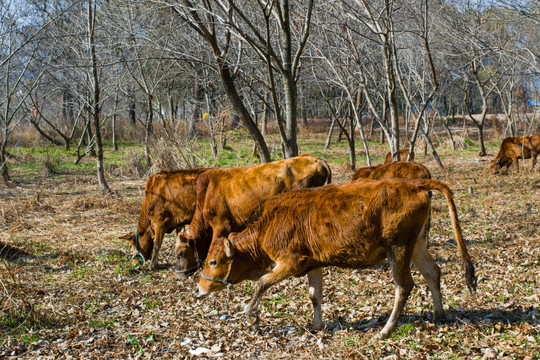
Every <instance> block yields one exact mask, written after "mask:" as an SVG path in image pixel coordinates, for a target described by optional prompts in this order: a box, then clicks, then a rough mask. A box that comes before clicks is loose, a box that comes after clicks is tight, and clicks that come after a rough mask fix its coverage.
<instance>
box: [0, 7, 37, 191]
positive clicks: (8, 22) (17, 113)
mask: <svg viewBox="0 0 540 360" xmlns="http://www.w3.org/2000/svg"><path fill="white" fill-rule="evenodd" d="M24 16H25V14H24V13H23V12H22V10H21V9H20V8H17V7H16V6H15V5H14V4H12V2H11V1H8V2H5V3H0V34H2V36H0V54H2V57H3V59H2V60H1V61H0V84H2V86H0V131H1V133H0V174H1V176H2V180H3V182H4V183H5V184H6V185H8V186H10V185H12V180H11V177H10V175H9V169H8V166H7V161H8V155H7V144H8V139H9V136H10V135H11V134H12V133H13V131H14V130H15V128H16V127H17V126H18V125H19V124H20V122H21V121H22V120H23V119H24V118H25V117H26V115H27V112H26V111H25V104H26V101H27V98H28V97H29V96H30V94H31V92H32V91H33V89H34V88H35V87H36V86H37V85H38V84H39V81H40V79H41V77H42V76H43V72H44V69H41V70H40V71H35V70H36V69H33V68H32V66H33V63H34V60H35V59H36V57H37V56H38V49H39V43H40V41H41V39H42V30H43V28H44V27H43V26H41V27H38V31H37V32H36V29H35V28H33V27H32V26H27V25H25V24H24V22H25V21H27V20H26V19H25V18H24ZM23 52H24V56H15V54H17V55H21V54H23ZM23 59H24V60H23Z"/></svg>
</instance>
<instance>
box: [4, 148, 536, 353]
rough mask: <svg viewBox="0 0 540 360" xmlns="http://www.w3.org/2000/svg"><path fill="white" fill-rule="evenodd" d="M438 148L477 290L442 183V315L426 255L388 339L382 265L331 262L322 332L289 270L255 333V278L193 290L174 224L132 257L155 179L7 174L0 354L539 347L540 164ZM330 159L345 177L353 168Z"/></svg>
mask: <svg viewBox="0 0 540 360" xmlns="http://www.w3.org/2000/svg"><path fill="white" fill-rule="evenodd" d="M442 160H443V162H444V164H445V167H446V169H445V170H440V169H438V168H437V167H436V164H435V162H434V161H433V160H432V159H431V158H430V157H429V156H428V157H424V156H421V155H420V156H418V155H417V161H420V162H422V163H424V164H426V166H428V168H430V170H432V173H433V176H434V178H437V179H441V180H443V181H445V182H447V183H448V184H449V185H450V187H451V188H452V189H453V190H454V192H455V198H456V204H457V208H458V212H459V216H460V220H461V224H462V227H463V230H464V237H465V240H466V243H467V246H468V249H469V251H470V253H471V255H472V258H473V261H474V263H475V266H476V272H477V275H478V292H477V293H476V294H475V295H471V293H469V291H468V290H467V288H466V285H465V280H464V277H463V272H462V270H461V266H460V264H461V261H460V257H459V253H458V250H457V247H456V243H455V240H454V237H453V234H452V230H451V226H450V218H449V214H448V208H447V206H446V202H445V200H444V198H443V197H442V195H440V194H437V195H435V197H434V201H433V212H432V227H431V234H430V240H429V242H430V253H431V254H432V255H433V256H434V257H435V258H436V261H437V263H438V264H439V266H440V267H441V269H442V273H443V275H442V293H443V304H444V307H445V310H446V318H445V320H444V321H443V322H442V323H439V324H434V323H433V322H432V321H431V319H432V314H431V297H430V294H429V292H428V291H427V286H426V283H425V281H424V280H423V279H422V278H421V277H420V276H419V273H418V272H417V271H416V270H415V271H414V279H415V283H416V286H415V288H414V289H413V292H412V295H411V297H410V298H409V300H408V302H407V305H406V309H405V311H404V314H403V315H402V317H401V319H400V321H401V322H400V327H399V328H398V329H397V330H396V332H395V333H394V334H393V335H392V337H391V338H389V339H387V340H379V339H378V338H377V334H378V332H379V331H380V330H381V328H382V326H383V325H384V323H385V322H386V320H387V318H388V316H389V311H390V310H391V307H392V304H393V298H394V287H393V284H392V281H391V276H390V272H389V268H388V267H387V266H381V267H377V268H373V269H368V270H363V271H358V270H343V269H338V268H328V269H326V270H325V287H324V303H323V320H324V326H325V329H324V330H323V331H319V332H311V331H309V325H310V322H311V316H312V306H311V302H310V301H309V297H308V292H307V280H306V278H305V277H303V278H294V279H289V280H287V281H284V282H283V283H281V284H279V285H278V286H275V287H273V288H271V289H270V290H269V291H268V293H267V294H266V296H265V297H264V299H263V302H262V305H261V308H260V310H261V329H260V331H259V332H258V333H253V332H252V331H251V329H250V328H249V326H248V325H247V321H246V320H245V319H244V318H243V317H242V316H241V315H239V314H238V312H240V311H241V310H242V309H243V307H244V305H245V304H246V303H247V302H248V301H249V299H250V295H251V293H252V291H253V283H251V282H244V283H242V284H238V285H236V286H234V288H233V289H232V290H231V292H230V296H227V293H226V292H222V293H219V294H216V295H213V296H211V297H209V298H207V299H204V300H197V299H196V298H195V297H194V289H195V287H196V284H197V281H198V274H199V273H196V274H195V276H193V277H192V278H190V279H189V280H187V281H185V282H179V281H177V280H175V279H174V270H173V268H172V266H173V264H174V256H173V237H172V235H168V236H167V237H166V239H165V241H164V245H163V248H162V251H161V253H160V260H159V263H160V267H159V269H158V270H157V271H150V270H148V268H147V266H143V267H142V268H138V267H133V266H132V265H131V264H130V251H129V247H128V245H127V243H126V242H125V241H123V240H119V239H118V236H119V235H122V234H125V233H127V232H129V231H132V230H134V229H135V226H136V222H137V218H138V213H139V210H140V206H141V202H142V199H143V193H144V185H145V179H144V178H142V179H131V178H127V177H116V178H111V180H110V184H109V185H110V186H111V187H112V189H113V190H114V195H111V196H102V195H100V192H99V188H98V186H97V181H96V179H95V177H94V176H90V175H77V176H70V175H68V174H65V175H61V176H54V177H42V178H36V179H29V180H28V181H27V182H26V183H21V184H20V185H19V188H16V189H2V190H0V276H1V277H0V280H1V283H0V300H1V301H0V305H1V309H0V311H1V315H0V316H1V317H2V322H1V328H0V358H2V359H38V358H41V359H132V358H136V359H138V358H141V359H156V358H159V359H183V358H213V357H217V358H223V359H290V358H296V359H409V358H412V359H514V358H515V359H539V358H540V309H539V304H540V301H539V300H540V299H539V297H540V235H539V234H540V216H539V211H540V170H539V169H538V167H537V169H536V170H535V171H533V172H531V171H530V170H529V171H526V172H525V173H521V174H517V173H516V172H515V169H512V171H510V173H509V174H505V175H491V174H489V173H488V172H487V171H486V169H487V162H483V161H478V159H477V158H475V157H474V156H472V155H455V154H452V153H451V152H450V153H447V154H444V155H443V158H442ZM526 163H527V166H528V167H530V161H529V160H528V161H527V162H526ZM332 168H333V170H334V182H341V181H344V180H346V179H347V178H349V177H350V176H351V172H349V171H346V170H343V167H342V166H338V165H334V164H333V165H332ZM228 299H229V300H228ZM225 314H230V317H229V318H228V319H225V317H224V316H223V315H225Z"/></svg>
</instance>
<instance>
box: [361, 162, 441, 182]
mask: <svg viewBox="0 0 540 360" xmlns="http://www.w3.org/2000/svg"><path fill="white" fill-rule="evenodd" d="M396 178H397V179H431V173H430V172H429V170H428V168H427V167H425V166H424V165H422V164H419V163H415V162H411V161H397V162H394V163H390V164H382V165H375V166H366V167H362V168H360V169H358V170H356V172H355V173H354V175H353V177H352V180H358V179H365V180H382V179H396Z"/></svg>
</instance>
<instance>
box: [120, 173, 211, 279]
mask: <svg viewBox="0 0 540 360" xmlns="http://www.w3.org/2000/svg"><path fill="white" fill-rule="evenodd" d="M206 170H207V169H205V168H196V169H191V170H177V171H172V172H160V173H158V174H155V175H152V176H150V177H149V178H148V181H147V182H146V188H145V190H144V201H143V205H142V208H141V212H140V213H139V223H138V225H137V230H136V231H135V232H131V233H129V234H126V235H123V236H120V239H126V240H129V243H130V245H131V247H132V250H133V257H132V259H133V263H137V262H142V263H144V262H145V261H146V260H149V259H150V256H152V261H151V263H150V268H151V269H153V268H154V267H155V266H156V263H157V258H158V253H159V249H160V248H161V243H162V242H163V237H164V236H165V234H166V233H170V232H172V231H173V230H175V229H176V230H177V232H178V231H179V230H180V229H181V228H182V227H184V226H185V225H187V224H189V223H190V222H191V219H192V218H193V214H194V212H195V203H196V194H197V192H196V189H195V182H196V180H197V177H198V176H199V175H200V174H201V173H203V172H204V171H206Z"/></svg>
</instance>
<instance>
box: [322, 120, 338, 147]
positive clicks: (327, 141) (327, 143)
mask: <svg viewBox="0 0 540 360" xmlns="http://www.w3.org/2000/svg"><path fill="white" fill-rule="evenodd" d="M334 126H336V117H335V116H332V122H331V123H330V130H328V135H327V136H326V142H325V143H324V149H325V150H326V149H330V142H331V141H332V132H333V131H334Z"/></svg>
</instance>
